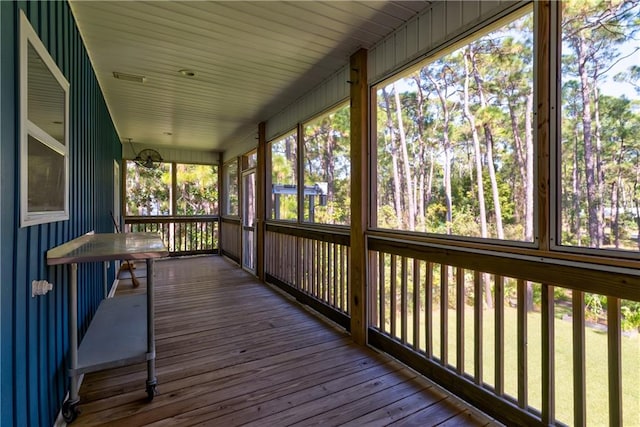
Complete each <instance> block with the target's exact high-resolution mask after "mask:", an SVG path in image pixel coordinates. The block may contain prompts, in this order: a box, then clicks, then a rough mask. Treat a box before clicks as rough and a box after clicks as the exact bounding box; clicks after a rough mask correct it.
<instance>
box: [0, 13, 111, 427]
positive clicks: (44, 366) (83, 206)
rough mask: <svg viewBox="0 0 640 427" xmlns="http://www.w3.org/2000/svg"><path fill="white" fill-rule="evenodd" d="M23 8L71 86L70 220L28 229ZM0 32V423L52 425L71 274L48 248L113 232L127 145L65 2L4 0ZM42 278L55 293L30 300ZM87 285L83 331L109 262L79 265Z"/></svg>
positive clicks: (61, 391) (58, 400) (62, 382)
mask: <svg viewBox="0 0 640 427" xmlns="http://www.w3.org/2000/svg"><path fill="white" fill-rule="evenodd" d="M20 10H23V11H24V12H25V14H26V15H27V17H28V19H29V21H30V22H31V24H32V26H33V27H34V29H35V31H36V33H38V35H39V36H40V38H41V40H42V41H43V43H44V45H45V46H46V47H47V49H48V51H49V52H50V54H51V56H52V57H53V59H54V60H55V61H56V63H57V64H58V66H59V67H60V69H61V70H62V72H63V74H64V75H65V76H66V78H67V80H69V82H70V84H71V87H70V110H69V111H70V114H69V120H70V127H69V129H70V139H69V146H70V152H69V155H70V175H69V178H70V219H69V220H68V221H61V222H54V223H49V224H42V225H37V226H32V227H26V228H20V227H19V200H20V199H19V197H20V186H19V170H18V169H19V168H18V165H19V157H18V156H19V133H20V132H19V131H20V128H19V126H20V117H19V109H18V105H19V93H18V89H16V88H17V87H18V85H17V82H18V77H19V74H18V73H19V67H18V63H19V62H18V48H17V47H18V41H19V27H18V22H19V11H20ZM0 32H1V37H2V38H1V44H2V47H1V50H0V56H1V59H2V61H1V66H0V76H1V79H0V85H2V86H1V91H0V93H1V98H0V174H1V175H0V191H1V194H2V198H1V199H0V204H1V205H0V206H1V208H2V215H1V216H0V237H1V238H0V345H1V346H2V349H1V350H0V379H1V382H0V392H1V396H2V397H1V399H0V411H1V412H0V426H2V427H5V426H14V425H15V426H25V425H28V426H50V425H52V424H53V422H54V420H55V417H56V416H57V413H58V411H59V409H60V407H61V405H62V401H63V399H64V397H65V394H66V390H67V385H68V379H67V376H66V373H65V357H66V355H67V352H68V347H69V342H68V338H67V311H68V304H67V297H68V294H67V287H66V283H67V279H68V273H67V270H66V268H64V267H55V268H53V267H48V266H47V265H46V262H45V257H46V252H47V250H48V249H50V248H52V247H54V246H57V245H59V244H61V243H63V242H65V241H67V240H70V239H72V238H75V237H77V236H79V235H81V234H83V233H86V232H88V231H91V230H95V231H96V232H108V231H110V229H111V220H110V217H109V211H110V210H112V209H113V207H112V203H113V187H114V183H113V171H112V169H113V160H114V159H115V160H117V161H120V157H121V155H120V154H121V145H120V142H119V138H118V135H117V134H116V131H115V128H114V126H113V123H112V121H111V117H110V115H109V113H108V111H107V108H106V104H105V102H104V99H103V97H102V93H101V91H100V88H99V86H98V83H97V80H96V77H95V74H94V71H93V68H92V66H91V63H90V61H89V58H88V56H87V52H86V50H85V47H84V45H83V43H82V40H81V38H80V34H79V32H78V29H77V27H76V24H75V21H74V19H73V16H72V14H71V11H70V9H69V6H68V4H67V3H66V2H35V1H32V2H24V1H23V2H16V3H14V2H0ZM108 277H109V280H110V281H112V280H113V277H114V271H113V267H111V269H110V271H109V275H108ZM40 279H46V280H48V281H49V282H52V283H53V284H54V287H53V291H51V292H49V293H48V294H47V295H46V296H41V297H38V298H31V281H32V280H40ZM79 283H80V289H79V301H78V316H79V317H78V319H79V325H80V333H81V334H83V333H84V332H85V331H86V328H87V325H88V323H89V321H90V319H91V317H92V315H93V313H94V312H95V310H96V308H97V306H98V304H99V302H100V300H101V299H102V292H103V290H102V289H103V288H102V266H101V265H97V264H96V265H93V264H91V265H82V266H80V268H79Z"/></svg>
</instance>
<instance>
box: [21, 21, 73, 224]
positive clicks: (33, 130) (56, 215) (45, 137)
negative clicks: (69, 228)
mask: <svg viewBox="0 0 640 427" xmlns="http://www.w3.org/2000/svg"><path fill="white" fill-rule="evenodd" d="M19 31H20V45H19V57H20V59H19V65H20V227H29V226H32V225H38V224H45V223H51V222H57V221H65V220H68V219H69V188H70V182H69V180H70V177H69V161H70V159H69V157H70V149H69V143H70V140H71V138H70V137H69V128H70V126H69V88H70V85H69V82H68V81H67V79H66V77H65V76H64V74H63V73H62V71H61V70H60V68H58V66H57V65H56V63H55V61H54V60H53V58H52V57H51V55H50V54H49V52H48V51H47V48H46V47H45V46H44V44H43V42H42V41H41V40H40V38H39V37H38V35H37V34H36V32H35V30H34V29H33V27H32V26H31V23H30V22H29V20H28V19H27V17H26V15H25V14H24V12H23V11H21V12H20V30H19ZM29 47H31V48H33V49H34V51H35V53H36V54H37V55H38V56H39V57H40V59H41V60H42V62H43V63H44V65H45V66H46V67H47V69H48V71H49V72H50V73H51V75H52V77H53V78H54V79H55V80H56V82H57V83H58V84H59V85H60V89H62V91H63V92H64V113H63V114H64V124H63V125H64V141H58V140H57V139H55V138H54V137H53V136H51V135H49V134H48V133H47V132H46V131H44V130H43V129H41V128H40V127H39V126H38V125H37V124H35V123H34V122H32V121H31V120H29V116H28V111H29V110H28V108H29V106H28V98H29V93H28V71H29V70H28V66H29V65H28V63H29V58H28V57H29ZM29 137H32V138H33V139H35V140H37V141H38V142H39V143H40V144H42V145H43V146H44V147H46V148H48V149H50V150H52V151H54V152H55V153H57V154H59V155H60V156H62V157H63V163H64V166H63V168H64V171H63V174H64V189H63V190H62V191H64V196H63V208H62V209H60V210H52V211H37V210H34V211H30V210H29V200H28V197H29Z"/></svg>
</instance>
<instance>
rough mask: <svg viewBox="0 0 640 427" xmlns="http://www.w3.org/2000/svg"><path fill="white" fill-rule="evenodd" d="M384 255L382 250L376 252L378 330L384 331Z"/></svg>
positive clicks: (385, 320)
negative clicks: (378, 303) (378, 304)
mask: <svg viewBox="0 0 640 427" xmlns="http://www.w3.org/2000/svg"><path fill="white" fill-rule="evenodd" d="M384 273H385V255H384V252H378V289H379V291H378V295H379V297H378V298H379V300H380V306H379V307H378V310H380V312H379V314H378V319H379V321H380V330H381V331H385V327H386V322H387V319H386V316H385V312H386V298H385V297H386V286H385V274H384Z"/></svg>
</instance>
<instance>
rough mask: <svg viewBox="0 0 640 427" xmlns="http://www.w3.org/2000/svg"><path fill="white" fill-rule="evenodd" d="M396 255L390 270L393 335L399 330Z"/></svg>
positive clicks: (391, 325) (392, 257)
mask: <svg viewBox="0 0 640 427" xmlns="http://www.w3.org/2000/svg"><path fill="white" fill-rule="evenodd" d="M396 258H397V256H396V255H393V254H392V255H391V272H390V277H389V279H391V287H390V294H391V295H390V297H391V305H390V308H391V310H390V313H389V315H390V318H391V319H390V320H391V324H390V330H389V331H390V334H391V336H392V337H397V336H398V335H397V331H396V314H397V312H396V311H397V308H396V303H397V301H396V300H397V295H396V281H397V278H398V277H397V267H396Z"/></svg>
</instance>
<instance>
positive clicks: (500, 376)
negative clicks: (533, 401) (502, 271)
mask: <svg viewBox="0 0 640 427" xmlns="http://www.w3.org/2000/svg"><path fill="white" fill-rule="evenodd" d="M495 289H496V292H495V299H494V301H493V306H494V310H495V316H496V318H495V332H494V334H495V355H496V360H495V363H496V365H495V374H496V377H495V381H496V383H495V390H496V391H495V393H496V394H497V395H498V396H502V395H503V394H504V277H502V276H498V275H496V276H495Z"/></svg>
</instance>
